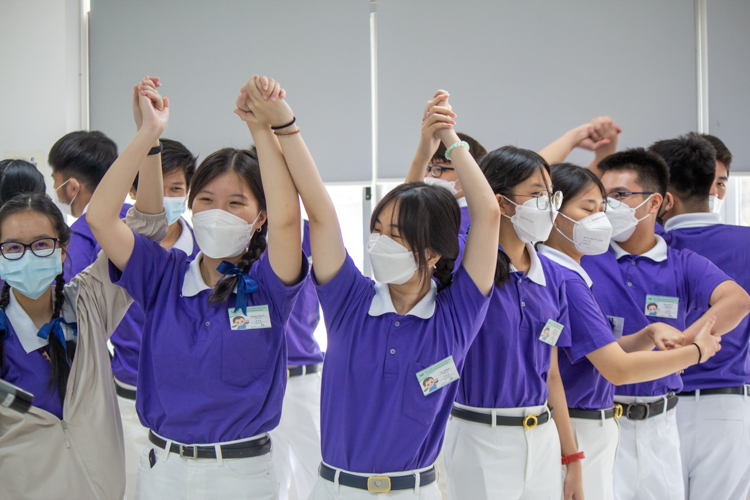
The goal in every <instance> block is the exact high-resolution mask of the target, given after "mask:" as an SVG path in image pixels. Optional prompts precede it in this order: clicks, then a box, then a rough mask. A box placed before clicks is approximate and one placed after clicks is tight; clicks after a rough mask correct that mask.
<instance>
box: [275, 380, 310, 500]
mask: <svg viewBox="0 0 750 500" xmlns="http://www.w3.org/2000/svg"><path fill="white" fill-rule="evenodd" d="M269 434H270V435H271V440H272V441H273V455H274V461H273V464H274V467H275V468H276V475H277V477H278V478H279V483H280V491H279V498H280V500H287V498H289V488H290V486H291V481H292V473H294V483H295V487H296V490H297V498H298V499H299V500H305V499H306V498H307V497H308V496H310V492H311V491H312V489H313V486H314V485H315V481H316V479H317V477H318V465H319V464H320V461H321V456H320V373H311V374H310V375H302V376H300V377H291V378H290V379H289V380H287V385H286V393H285V394H284V407H283V410H282V412H281V421H280V422H279V426H278V427H276V428H275V429H274V430H272V431H271V432H270V433H269Z"/></svg>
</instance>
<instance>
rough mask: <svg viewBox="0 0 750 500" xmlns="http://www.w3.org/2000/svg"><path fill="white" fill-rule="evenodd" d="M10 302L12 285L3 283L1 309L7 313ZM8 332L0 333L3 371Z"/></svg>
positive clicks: (0, 353)
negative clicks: (4, 344)
mask: <svg viewBox="0 0 750 500" xmlns="http://www.w3.org/2000/svg"><path fill="white" fill-rule="evenodd" d="M9 302H10V285H9V284H8V283H7V282H6V283H3V291H2V293H0V309H2V310H3V311H5V308H6V307H8V303H9ZM7 333H8V332H6V331H5V330H2V331H0V370H2V369H3V366H5V350H4V348H3V343H4V342H5V335H6V334H7Z"/></svg>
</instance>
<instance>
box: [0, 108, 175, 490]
mask: <svg viewBox="0 0 750 500" xmlns="http://www.w3.org/2000/svg"><path fill="white" fill-rule="evenodd" d="M143 105H144V106H147V105H148V104H147V103H144V104H143ZM152 158H153V159H151V160H149V161H146V162H144V170H143V171H142V176H143V178H144V179H147V181H146V183H147V184H148V185H149V186H153V185H157V183H158V185H159V187H158V188H156V189H158V190H160V189H161V187H160V183H161V181H160V179H161V169H160V167H159V161H158V157H152ZM148 170H150V171H152V172H150V173H149V172H148ZM6 173H7V172H6ZM155 179H156V180H155ZM6 180H7V179H5V178H3V182H4V181H6ZM3 193H4V194H5V191H4V190H3ZM148 198H149V197H148V196H144V199H148ZM151 199H154V196H151ZM138 208H140V209H141V210H143V211H144V212H149V213H152V214H157V215H151V216H149V215H145V213H141V212H133V213H132V214H129V216H128V219H127V223H128V225H129V226H130V227H132V228H133V229H134V230H137V231H139V232H143V233H147V234H148V235H149V236H150V237H152V238H154V239H156V240H157V241H158V240H159V239H161V238H162V237H163V236H164V235H165V234H166V229H167V225H166V219H165V218H164V216H163V215H161V214H158V213H159V212H163V209H162V207H161V204H160V203H159V204H158V205H157V204H146V203H141V204H140V205H138ZM70 235H71V232H70V228H68V226H67V224H66V223H65V220H64V219H63V215H62V213H61V212H60V210H59V209H58V208H57V207H56V206H55V204H54V203H53V202H52V200H51V199H50V198H49V197H48V196H47V195H45V194H43V193H35V194H20V195H17V196H15V197H13V198H11V199H10V200H9V201H7V202H6V201H5V198H4V204H3V206H2V208H1V209H0V277H2V279H3V280H4V284H3V287H2V292H1V293H0V377H1V378H2V379H4V380H7V381H9V382H11V383H13V384H15V385H17V386H19V387H21V388H23V389H25V390H27V391H29V392H31V393H33V394H34V396H35V400H34V406H33V407H32V408H31V409H30V410H29V412H28V413H27V414H20V413H15V412H11V411H9V410H8V409H6V408H4V407H3V406H2V404H0V464H2V467H0V484H2V496H3V498H59V497H60V495H64V496H65V497H66V498H101V499H121V498H122V497H123V494H124V492H125V476H124V473H123V472H124V467H125V466H124V451H123V442H122V428H121V426H120V424H119V422H120V420H119V412H118V410H117V398H116V395H115V390H114V386H113V385H112V379H111V377H112V374H111V371H110V363H109V352H108V350H107V345H106V342H107V338H108V336H109V335H111V334H112V332H113V331H114V329H115V327H116V326H117V325H118V323H119V322H120V320H121V319H122V317H123V316H124V315H125V313H126V311H127V310H128V308H129V306H130V304H131V303H132V300H131V299H130V298H129V296H128V295H127V293H125V291H124V290H122V289H121V288H119V287H117V286H115V285H113V284H112V283H111V281H110V279H109V272H108V268H107V260H106V258H104V257H103V256H102V257H100V258H99V259H98V260H97V261H96V262H95V263H94V264H93V265H92V266H90V267H88V268H87V269H86V270H84V271H83V272H81V273H80V274H79V275H77V276H76V277H75V278H73V279H72V280H71V282H70V283H67V284H66V283H65V280H64V279H63V274H62V273H63V270H62V265H63V262H64V260H65V258H66V248H67V246H68V243H69V242H70ZM61 492H64V493H61Z"/></svg>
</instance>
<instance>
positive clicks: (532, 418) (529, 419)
mask: <svg viewBox="0 0 750 500" xmlns="http://www.w3.org/2000/svg"><path fill="white" fill-rule="evenodd" d="M538 416H539V414H538V413H537V414H534V415H526V416H525V417H524V419H523V428H524V429H529V430H531V429H533V428H534V427H536V426H537V425H539V419H538V418H537V417H538Z"/></svg>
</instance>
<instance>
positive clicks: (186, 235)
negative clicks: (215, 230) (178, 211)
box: [172, 217, 193, 256]
mask: <svg viewBox="0 0 750 500" xmlns="http://www.w3.org/2000/svg"><path fill="white" fill-rule="evenodd" d="M177 221H178V222H179V223H180V226H181V227H182V232H181V233H180V237H179V238H177V241H175V242H174V245H172V248H176V249H177V250H182V251H183V252H185V253H186V254H188V256H190V255H193V233H191V232H190V228H189V227H188V224H187V222H185V219H183V218H182V217H180V218H179V219H177Z"/></svg>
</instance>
